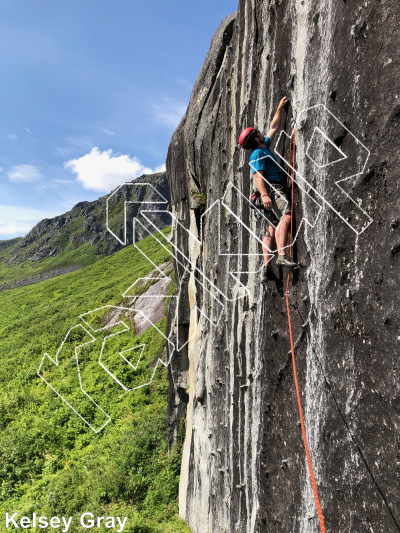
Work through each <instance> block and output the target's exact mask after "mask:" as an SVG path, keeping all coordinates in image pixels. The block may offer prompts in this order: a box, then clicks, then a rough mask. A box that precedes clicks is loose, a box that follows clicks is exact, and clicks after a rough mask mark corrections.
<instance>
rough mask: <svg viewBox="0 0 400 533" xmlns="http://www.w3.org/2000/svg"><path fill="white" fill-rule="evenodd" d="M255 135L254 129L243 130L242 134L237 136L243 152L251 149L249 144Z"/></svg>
mask: <svg viewBox="0 0 400 533" xmlns="http://www.w3.org/2000/svg"><path fill="white" fill-rule="evenodd" d="M256 133H257V130H256V129H255V128H246V129H245V130H243V131H242V133H241V134H240V135H239V144H240V146H241V147H242V148H244V149H245V150H247V149H249V148H251V146H249V144H250V141H252V140H253V139H254V137H255V134H256Z"/></svg>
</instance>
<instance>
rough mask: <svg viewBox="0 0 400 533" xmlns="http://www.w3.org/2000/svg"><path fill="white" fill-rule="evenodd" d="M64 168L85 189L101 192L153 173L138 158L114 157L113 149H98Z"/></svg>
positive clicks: (93, 149) (116, 155)
mask: <svg viewBox="0 0 400 533" xmlns="http://www.w3.org/2000/svg"><path fill="white" fill-rule="evenodd" d="M64 168H66V169H68V170H70V171H71V172H72V173H74V174H76V175H77V180H78V181H79V182H81V184H82V185H83V187H84V188H85V189H90V190H92V191H99V192H109V191H111V190H112V189H114V188H115V187H117V186H118V185H120V184H121V183H125V182H126V181H131V180H133V179H134V178H137V177H138V176H141V175H142V174H152V173H153V171H152V170H151V169H150V168H148V167H145V166H144V165H142V164H141V163H140V161H139V160H138V159H137V158H136V157H130V156H129V155H118V154H115V155H114V154H113V151H112V150H111V149H110V150H104V151H103V152H101V151H100V150H99V149H98V148H97V147H95V148H92V150H91V151H90V153H88V154H86V155H84V156H82V157H79V158H78V159H71V160H69V161H67V162H65V163H64Z"/></svg>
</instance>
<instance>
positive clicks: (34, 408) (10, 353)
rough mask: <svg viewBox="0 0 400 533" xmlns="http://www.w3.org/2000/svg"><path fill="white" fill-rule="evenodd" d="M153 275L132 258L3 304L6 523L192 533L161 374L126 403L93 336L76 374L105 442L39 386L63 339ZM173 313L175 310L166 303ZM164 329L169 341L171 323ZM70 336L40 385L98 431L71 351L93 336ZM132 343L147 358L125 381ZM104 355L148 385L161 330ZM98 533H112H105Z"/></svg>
mask: <svg viewBox="0 0 400 533" xmlns="http://www.w3.org/2000/svg"><path fill="white" fill-rule="evenodd" d="M167 232H168V229H167V230H164V232H163V233H167ZM139 247H140V248H141V249H143V251H145V253H146V254H147V255H148V256H149V257H151V259H152V261H153V262H154V263H155V264H161V263H163V262H165V261H167V260H168V258H169V254H168V252H166V251H165V250H164V249H160V247H159V246H158V247H157V246H156V243H155V241H154V240H153V239H152V238H151V237H148V238H146V239H144V240H142V241H140V243H139ZM152 270H153V266H152V265H151V264H150V263H149V262H148V261H147V260H146V259H145V258H144V256H143V255H142V254H141V253H140V252H138V251H137V250H136V249H135V248H134V247H133V246H129V247H126V248H124V249H123V250H121V251H119V252H117V253H115V254H113V255H111V256H109V257H106V258H102V259H99V260H98V261H97V262H95V263H94V264H90V265H87V266H84V267H83V268H82V269H81V270H78V271H75V272H71V273H69V274H65V275H62V276H58V277H55V278H51V279H48V280H46V281H43V282H41V283H37V284H35V285H28V286H25V287H20V288H17V289H12V290H9V291H4V292H1V293H0V357H1V365H0V380H1V393H0V498H1V499H0V510H1V515H2V516H3V517H4V515H5V513H6V512H11V511H12V512H17V511H18V512H19V513H20V516H22V514H23V515H27V516H32V513H33V512H36V513H38V514H41V515H43V516H47V517H51V516H73V517H74V519H73V521H72V524H73V525H71V527H70V529H69V530H68V531H70V532H72V533H73V532H78V531H79V532H81V531H86V530H85V529H83V528H82V527H81V526H79V525H78V523H79V521H78V517H79V516H80V514H81V513H82V512H91V513H93V514H94V515H95V516H121V517H123V516H127V517H128V521H127V526H126V527H125V529H124V532H128V533H129V532H130V533H133V532H135V533H161V532H162V533H168V532H169V533H179V532H185V533H188V532H189V531H190V530H189V528H188V527H187V526H185V524H184V523H183V522H182V521H180V520H179V518H178V514H177V506H178V503H177V493H178V483H179V470H180V461H181V442H182V435H180V437H179V439H178V444H177V445H176V447H175V449H173V450H172V452H171V453H170V454H169V455H168V453H167V444H166V432H167V401H168V376H167V370H166V369H165V368H164V367H163V365H159V367H158V368H157V371H156V372H155V374H154V378H153V380H152V382H151V383H150V384H149V385H145V386H141V387H140V388H138V389H137V390H133V391H131V392H128V391H125V390H124V389H123V388H122V387H120V386H119V385H118V383H116V381H114V380H113V379H112V378H111V376H110V375H109V374H107V372H105V371H104V370H103V369H102V368H101V367H100V366H99V364H98V357H99V353H100V349H101V343H102V342H103V340H104V336H105V333H104V332H101V334H100V333H95V334H94V335H95V337H96V339H95V341H94V342H93V343H91V344H89V345H88V346H85V347H83V348H82V349H81V350H79V363H80V371H81V379H82V385H83V387H84V389H85V390H86V391H87V392H88V394H90V395H91V397H92V398H93V399H94V400H95V401H96V403H97V404H98V405H99V406H100V407H101V408H102V409H103V410H104V412H107V414H108V415H109V416H110V418H111V421H110V422H109V423H108V424H107V425H106V426H105V427H104V429H102V430H101V431H100V432H98V433H95V432H94V431H92V430H91V429H90V428H89V427H88V426H87V425H86V424H85V423H84V422H83V421H82V419H81V418H80V417H79V416H78V415H77V414H75V413H74V412H73V410H72V409H70V408H69V407H68V405H67V404H66V403H65V402H63V401H62V399H61V398H60V397H59V396H58V395H57V394H56V393H55V392H54V391H53V390H52V389H51V388H50V387H49V386H47V385H46V383H45V382H44V381H43V380H42V379H40V377H39V376H38V375H37V370H38V368H39V365H40V363H41V360H42V357H43V355H44V353H46V352H47V353H48V354H49V356H50V357H52V358H53V359H54V358H55V355H56V352H57V350H58V348H59V347H60V345H61V343H62V341H63V339H64V338H65V336H66V334H67V332H68V331H69V330H70V329H71V328H73V326H76V325H77V324H82V320H80V319H79V315H80V314H83V313H87V312H89V311H92V310H94V309H98V308H101V307H102V306H105V305H119V306H127V304H128V300H127V299H124V298H123V297H122V293H123V292H124V291H125V290H126V289H127V288H128V287H129V286H130V285H132V283H133V282H134V281H135V280H136V279H138V278H140V277H145V276H147V275H148V274H149V273H150V272H151V271H152ZM4 274H6V273H4ZM171 276H172V264H171ZM141 290H144V288H143V287H142V289H141ZM171 290H173V287H172V288H171ZM130 294H131V292H130ZM165 301H166V305H167V302H168V299H167V298H166V299H165ZM107 313H108V314H109V313H110V310H109V309H106V312H105V313H104V312H103V311H100V312H97V313H94V315H95V316H94V317H93V316H92V317H91V318H92V321H93V319H94V322H96V323H97V326H98V327H101V325H102V324H104V316H105V314H106V315H107ZM121 318H123V319H124V320H125V322H126V321H128V322H129V320H131V317H130V316H129V313H125V314H124V313H122V315H121ZM88 322H89V320H88ZM156 326H157V327H158V328H159V330H160V331H162V332H165V327H166V319H165V318H163V319H162V320H160V322H158V323H157V324H156ZM116 327H117V326H116ZM87 329H88V328H87V327H86V330H87ZM117 329H118V327H117ZM73 331H74V335H75V337H74V338H73V337H72V335H71V338H69V339H68V341H67V342H66V343H65V344H64V347H63V350H64V351H60V354H61V355H62V356H63V357H62V358H61V359H60V365H59V367H58V368H56V367H55V366H54V365H53V364H52V363H49V360H47V362H46V364H45V365H44V367H43V373H44V376H45V378H46V380H48V381H49V382H50V383H51V384H52V386H53V387H54V388H55V389H56V390H57V391H58V392H59V393H61V392H62V394H63V397H64V398H66V399H67V401H68V402H69V403H70V404H71V405H74V406H77V408H78V409H79V410H80V412H81V413H83V414H84V416H85V419H86V420H88V421H89V422H90V423H92V424H93V425H94V426H95V425H96V424H97V423H98V422H99V420H98V414H99V411H98V410H97V412H94V411H93V409H92V407H93V405H92V404H91V403H90V402H88V400H87V398H86V399H85V397H83V396H82V391H81V390H80V388H79V386H77V381H76V361H75V358H74V352H73V349H72V348H73V346H74V345H76V344H77V340H78V341H79V343H81V344H83V342H85V341H86V339H85V338H84V337H85V331H84V330H83V328H82V327H80V328H77V329H75V330H73ZM112 331H113V332H114V333H115V332H116V329H113V330H112ZM75 333H76V334H75ZM79 336H81V337H79ZM69 341H71V343H72V344H68V343H69ZM132 343H133V345H135V346H142V345H143V344H146V346H147V348H146V350H147V351H145V352H144V355H143V357H142V359H141V360H140V365H139V366H138V370H137V371H133V370H132V369H128V371H126V365H123V364H122V363H121V361H122V360H121V358H120V357H118V355H117V356H115V353H118V351H121V350H127V351H128V349H130V348H131V347H132ZM108 346H109V348H111V349H110V350H109V353H108V355H107V358H108V359H107V365H108V368H111V369H112V372H113V373H114V374H115V375H118V376H119V377H120V379H121V380H122V381H124V383H127V384H129V388H132V384H133V385H134V386H137V385H138V384H139V383H144V382H145V381H144V380H145V378H146V379H147V377H148V375H151V373H150V374H149V372H150V370H151V369H152V368H153V367H154V363H155V361H156V360H157V357H158V356H160V357H162V353H163V350H164V346H165V339H163V338H162V336H161V335H160V334H159V333H157V330H156V329H155V328H150V329H148V330H146V331H145V332H144V333H142V335H140V336H139V337H135V336H134V332H133V330H132V331H130V332H129V333H128V334H126V335H121V336H120V337H118V335H116V336H115V337H113V338H112V339H111V344H109V345H108ZM114 352H115V353H114ZM132 353H133V352H132ZM61 355H60V357H61ZM127 357H128V356H127ZM141 369H142V370H141ZM140 372H142V374H141V373H140ZM85 402H86V403H85ZM89 404H90V405H89ZM91 409H92V410H91ZM92 411H93V412H92ZM96 417H97V418H96ZM100 418H101V417H100ZM99 423H100V422H99ZM182 429H183V425H182ZM181 433H182V431H181ZM0 527H4V522H3V523H2V524H1V526H0ZM26 531H36V530H34V529H33V528H32V529H26ZM96 531H100V532H102V531H116V528H115V529H112V530H110V529H106V528H105V527H104V526H101V528H100V529H96Z"/></svg>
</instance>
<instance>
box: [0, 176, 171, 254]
mask: <svg viewBox="0 0 400 533" xmlns="http://www.w3.org/2000/svg"><path fill="white" fill-rule="evenodd" d="M134 181H137V182H140V183H148V184H150V185H151V187H146V188H140V189H135V191H136V197H135V198H133V197H132V198H128V197H127V192H126V191H125V190H124V187H121V188H120V189H119V190H118V191H117V192H116V195H115V196H114V197H113V204H112V209H113V212H112V213H110V226H113V227H115V226H120V229H119V233H120V234H121V235H122V233H123V226H124V224H123V216H124V202H125V201H126V200H127V199H130V200H133V199H134V200H135V201H136V202H137V203H136V204H134V205H131V206H129V210H128V212H127V219H128V220H131V219H133V217H135V216H136V215H137V213H138V211H139V209H140V207H141V205H140V203H141V202H146V203H147V204H148V208H149V209H150V208H151V206H152V205H153V204H152V202H156V201H158V199H159V194H161V195H162V196H163V197H164V198H165V199H166V200H167V201H169V200H170V195H169V188H168V181H167V176H166V174H165V173H158V174H151V175H148V176H142V177H140V178H137V179H136V180H133V181H132V182H131V183H133V182H134ZM110 194H111V193H110ZM128 194H129V191H128ZM107 196H109V195H107ZM107 196H102V197H101V198H99V199H98V200H95V201H94V202H79V203H77V204H76V205H75V206H74V207H73V208H72V209H71V211H68V212H67V213H64V214H63V215H59V216H57V217H54V218H51V219H48V218H45V219H43V220H41V221H40V222H38V223H37V224H36V226H35V227H34V228H33V229H32V230H31V231H30V232H29V233H28V234H27V235H25V237H23V238H17V239H12V240H10V241H1V242H0V252H1V251H3V250H7V255H6V256H4V257H2V261H4V262H5V263H14V264H19V263H22V262H23V261H26V260H29V261H32V262H37V261H40V260H42V259H45V258H49V257H55V256H57V255H58V254H59V253H60V252H63V251H65V250H71V249H72V250H73V249H76V248H79V246H81V245H82V244H85V243H91V244H92V246H94V247H95V254H97V255H111V254H113V253H114V252H116V251H118V250H120V249H121V248H123V245H122V244H120V243H119V242H118V241H117V240H116V239H115V237H113V236H112V235H111V234H110V233H109V232H108V231H107V227H106V199H107ZM119 219H121V220H120V221H119ZM168 220H169V219H168V217H165V216H164V218H163V219H162V217H160V220H157V223H158V224H159V225H158V227H159V228H164V227H166V226H167V224H168ZM119 222H120V223H119ZM129 226H130V225H129ZM121 235H120V236H121ZM131 240H132V239H131V238H129V239H128V238H127V242H131Z"/></svg>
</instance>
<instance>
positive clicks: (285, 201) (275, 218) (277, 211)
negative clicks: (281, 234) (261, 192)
mask: <svg viewBox="0 0 400 533" xmlns="http://www.w3.org/2000/svg"><path fill="white" fill-rule="evenodd" d="M269 195H270V197H271V200H272V209H264V215H265V217H266V218H267V219H268V222H269V225H270V224H273V225H274V226H276V225H277V224H278V223H279V221H280V219H281V218H282V217H283V215H286V214H287V213H290V201H289V197H288V195H287V194H286V191H285V189H284V187H283V186H282V185H274V188H273V189H272V188H271V190H270V191H269Z"/></svg>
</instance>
